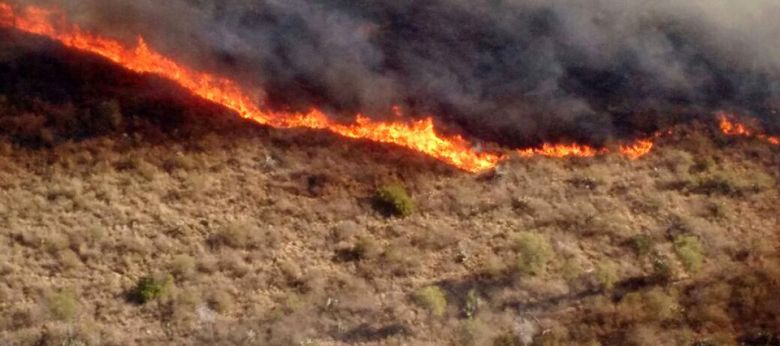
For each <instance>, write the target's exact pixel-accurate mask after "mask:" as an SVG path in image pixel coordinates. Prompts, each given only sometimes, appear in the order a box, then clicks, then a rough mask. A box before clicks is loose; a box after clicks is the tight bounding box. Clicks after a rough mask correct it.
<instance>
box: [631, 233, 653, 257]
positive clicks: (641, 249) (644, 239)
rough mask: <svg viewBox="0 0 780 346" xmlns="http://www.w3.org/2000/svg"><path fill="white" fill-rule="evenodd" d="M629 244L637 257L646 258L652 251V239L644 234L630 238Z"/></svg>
mask: <svg viewBox="0 0 780 346" xmlns="http://www.w3.org/2000/svg"><path fill="white" fill-rule="evenodd" d="M630 244H631V248H632V249H633V250H634V252H635V253H636V254H637V256H646V255H648V254H650V252H652V251H653V239H652V238H650V236H648V235H645V234H640V235H637V236H634V237H632V238H631V240H630Z"/></svg>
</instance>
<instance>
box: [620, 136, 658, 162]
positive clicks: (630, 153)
mask: <svg viewBox="0 0 780 346" xmlns="http://www.w3.org/2000/svg"><path fill="white" fill-rule="evenodd" d="M654 145H655V144H654V143H653V141H652V140H649V139H640V140H638V141H636V142H634V143H633V144H630V145H621V146H620V153H621V154H623V155H624V156H626V157H628V158H629V159H631V160H636V159H639V158H640V157H642V156H645V155H647V154H649V153H650V151H651V150H653V146H654Z"/></svg>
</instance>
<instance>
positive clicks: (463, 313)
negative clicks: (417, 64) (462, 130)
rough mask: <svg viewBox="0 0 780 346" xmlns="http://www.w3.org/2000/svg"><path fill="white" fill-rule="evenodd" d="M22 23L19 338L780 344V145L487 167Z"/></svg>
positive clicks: (2, 119) (679, 145)
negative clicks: (218, 100)
mask: <svg viewBox="0 0 780 346" xmlns="http://www.w3.org/2000/svg"><path fill="white" fill-rule="evenodd" d="M4 35H10V34H4ZM14 37H16V36H13V35H10V36H6V37H4V39H3V40H0V41H2V42H4V43H3V44H4V45H6V46H5V47H2V49H0V51H2V54H1V55H0V71H2V75H3V76H4V78H3V80H2V81H0V94H2V95H3V96H0V275H2V278H3V279H2V280H0V344H2V345H5V344H9V345H17V344H18V345H126V344H139V345H150V344H171V343H173V344H209V345H212V344H217V345H221V344H225V345H232V344H239V345H245V344H248V345H345V344H350V345H351V344H360V345H443V344H455V345H491V344H492V345H502V346H503V345H524V344H534V345H569V344H584V345H599V344H601V345H694V344H696V345H730V344H738V343H742V344H748V345H774V344H778V342H779V340H778V337H779V336H780V335H778V331H779V330H780V302H778V300H777V299H775V295H774V293H775V292H777V291H778V289H780V271H779V270H780V266H779V265H780V261H779V260H780V257H778V255H779V254H778V246H777V244H778V235H779V232H778V231H780V227H779V224H778V221H779V220H778V213H777V206H778V202H780V199H779V198H778V197H779V196H778V187H777V179H778V178H779V176H778V172H779V171H780V170H779V169H778V168H780V149H778V148H777V147H772V146H770V145H767V144H765V143H762V142H759V141H752V140H750V139H742V138H730V137H725V136H723V135H722V134H720V132H719V131H717V129H716V128H714V127H713V124H710V123H694V124H690V125H686V126H680V127H678V128H675V129H674V132H673V135H671V136H669V137H665V138H663V139H661V140H659V142H658V143H657V147H656V149H655V150H654V151H653V152H652V153H651V154H650V155H648V156H646V157H644V158H642V159H639V160H635V161H632V160H628V159H625V158H622V157H619V156H616V155H607V156H603V157H596V158H589V159H546V158H533V159H523V158H519V157H516V158H513V159H511V160H509V161H507V162H505V163H503V164H501V166H500V167H499V168H498V169H497V170H496V171H495V172H487V173H485V174H480V175H473V174H468V173H464V172H460V171H457V170H455V169H453V168H451V167H448V166H446V165H443V164H441V163H439V162H437V161H434V160H431V159H429V158H426V157H422V156H419V155H418V154H416V153H413V152H410V151H406V150H402V149H398V148H395V147H392V146H383V145H377V144H373V143H368V142H362V141H352V140H345V139H343V138H339V137H336V136H333V135H329V134H326V133H320V132H315V131H308V130H274V129H270V128H264V127H260V126H256V125H253V124H250V123H247V122H243V121H241V120H237V119H235V117H234V116H233V115H232V114H229V113H228V112H226V111H224V110H222V109H220V108H218V107H216V106H214V105H210V104H207V103H205V102H203V101H200V100H198V99H194V98H192V97H190V96H188V95H186V94H185V93H183V92H182V91H181V90H179V89H177V88H176V87H174V86H173V85H171V84H170V83H168V82H165V81H163V80H159V79H157V78H154V77H150V76H138V75H133V74H131V73H128V72H125V71H122V70H119V69H116V68H114V67H113V66H111V65H109V64H107V63H105V62H103V61H101V60H99V59H96V58H93V57H89V56H82V55H79V54H77V53H73V52H69V51H65V50H62V49H61V48H59V47H56V46H51V45H50V44H48V43H46V42H43V41H34V40H29V39H24V40H17V39H14ZM31 41H32V42H31ZM41 47H45V49H42V48H41ZM44 52H45V53H44ZM396 184H400V185H402V186H403V187H404V189H405V190H406V191H408V193H409V195H410V196H411V199H412V200H413V202H414V204H415V206H416V208H415V210H414V211H413V212H412V213H411V215H409V216H408V217H400V216H394V215H390V214H391V213H388V208H381V207H378V205H377V204H378V203H377V201H376V198H375V192H376V191H377V189H380V188H382V187H386V186H389V185H396ZM139 288H140V289H139Z"/></svg>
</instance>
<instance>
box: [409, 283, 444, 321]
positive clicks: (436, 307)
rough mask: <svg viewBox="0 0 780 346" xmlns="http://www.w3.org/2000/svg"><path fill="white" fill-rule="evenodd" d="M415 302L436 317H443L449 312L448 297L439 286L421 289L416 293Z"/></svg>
mask: <svg viewBox="0 0 780 346" xmlns="http://www.w3.org/2000/svg"><path fill="white" fill-rule="evenodd" d="M414 302H415V303H417V304H418V305H420V306H421V307H423V308H425V309H426V310H428V311H429V312H430V313H431V314H432V315H434V316H443V315H444V312H445V311H446V310H447V297H446V296H445V295H444V291H442V290H441V288H439V287H438V286H427V287H423V288H421V289H420V290H418V291H417V292H415V293H414Z"/></svg>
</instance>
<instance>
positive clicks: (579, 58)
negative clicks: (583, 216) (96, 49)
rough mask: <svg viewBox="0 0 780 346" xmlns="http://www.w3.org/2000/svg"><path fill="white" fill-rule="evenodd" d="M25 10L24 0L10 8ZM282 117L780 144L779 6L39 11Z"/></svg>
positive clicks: (300, 3) (248, 3)
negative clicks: (750, 134) (730, 126)
mask: <svg viewBox="0 0 780 346" xmlns="http://www.w3.org/2000/svg"><path fill="white" fill-rule="evenodd" d="M17 2H19V1H17ZM21 2H24V3H25V4H30V3H34V4H40V5H47V6H51V5H54V6H57V7H59V8H61V9H62V10H63V11H65V12H66V13H67V15H68V16H70V19H71V20H73V21H76V22H77V23H79V24H80V25H82V26H84V27H86V28H88V29H90V30H94V31H96V32H99V33H101V34H104V35H111V36H113V37H117V38H121V39H124V40H127V41H128V42H131V41H133V40H134V38H135V36H136V35H142V36H143V37H144V38H145V39H147V41H149V42H150V44H151V45H152V46H154V47H155V48H157V49H159V50H161V51H163V52H165V53H166V54H169V55H171V56H174V57H177V58H179V59H185V60H187V61H189V62H191V63H192V64H194V65H195V66H197V67H199V68H203V69H208V70H212V71H216V72H219V73H223V74H225V75H228V76H231V77H232V78H236V79H238V80H240V81H241V82H242V83H244V84H246V85H248V86H253V87H258V88H259V89H261V90H263V93H262V94H261V95H260V96H259V98H258V102H261V103H263V104H265V105H266V106H268V107H273V108H275V109H284V110H307V109H309V108H310V107H313V106H314V107H320V108H323V109H324V110H326V111H327V112H328V113H329V114H331V115H332V116H334V117H345V119H346V118H348V117H349V116H352V115H354V114H356V113H363V114H365V115H368V116H372V117H377V118H381V117H392V116H394V115H393V112H392V111H391V110H392V109H393V106H399V107H400V108H401V110H402V111H403V113H404V114H413V115H419V116H422V115H434V116H436V117H437V119H438V120H439V121H441V122H443V123H446V124H448V125H449V127H450V128H453V129H457V130H458V131H464V132H466V133H468V134H470V135H472V136H475V137H478V138H483V139H487V140H494V141H498V142H500V143H502V144H505V145H515V146H519V145H530V144H537V143H538V142H540V141H549V140H576V141H584V142H590V143H596V144H598V143H601V142H603V141H605V140H608V139H610V138H614V137H630V136H635V135H640V134H641V133H642V132H649V131H653V130H655V129H656V128H657V127H659V126H663V125H665V124H668V123H673V122H681V121H687V120H689V119H692V118H694V117H697V116H708V117H709V116H711V115H712V114H713V113H714V112H715V111H718V110H730V111H735V112H739V113H744V114H749V115H752V116H755V117H757V118H759V119H760V120H761V121H762V122H763V123H764V125H765V126H767V127H768V128H769V129H772V130H774V131H777V130H779V129H780V114H778V113H777V112H778V109H779V108H780V78H778V77H780V43H778V40H777V38H778V37H780V20H778V18H780V2H778V1H776V0H752V1H746V2H738V1H733V0H686V1H676V0H654V1H640V0H636V1H624V0H591V1H575V0H480V1H473V0H426V1H416V0H330V1H327V0H319V1H318V0H166V1H157V0H112V1H105V0H67V1H66V0H39V1H21Z"/></svg>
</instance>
